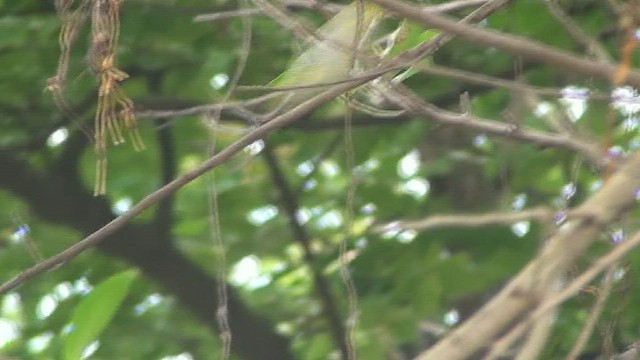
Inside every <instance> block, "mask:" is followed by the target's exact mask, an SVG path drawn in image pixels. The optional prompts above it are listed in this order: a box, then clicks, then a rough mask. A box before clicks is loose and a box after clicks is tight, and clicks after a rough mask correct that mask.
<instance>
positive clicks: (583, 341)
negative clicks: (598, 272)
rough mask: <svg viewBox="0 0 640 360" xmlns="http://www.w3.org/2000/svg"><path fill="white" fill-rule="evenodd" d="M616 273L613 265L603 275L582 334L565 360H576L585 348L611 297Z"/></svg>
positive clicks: (615, 267)
mask: <svg viewBox="0 0 640 360" xmlns="http://www.w3.org/2000/svg"><path fill="white" fill-rule="evenodd" d="M616 271H618V266H617V264H615V263H614V264H613V265H611V266H610V267H609V270H608V271H607V273H606V274H605V275H604V277H603V279H602V286H601V287H600V288H599V289H598V297H597V298H596V303H595V304H593V306H592V307H591V311H590V312H589V319H587V323H586V324H585V326H584V327H583V328H582V332H580V336H579V337H578V340H577V341H576V342H575V344H574V345H573V348H572V349H571V352H569V355H567V357H566V358H565V360H577V359H578V356H580V354H581V353H582V351H583V350H584V348H585V346H587V343H588V341H589V338H590V337H591V334H592V333H593V329H594V328H595V327H596V324H597V322H598V319H600V315H601V314H602V310H604V305H605V303H606V302H607V299H608V298H609V295H611V290H612V289H613V283H614V275H615V273H616Z"/></svg>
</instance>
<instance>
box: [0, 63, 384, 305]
mask: <svg viewBox="0 0 640 360" xmlns="http://www.w3.org/2000/svg"><path fill="white" fill-rule="evenodd" d="M376 76H378V75H371V76H370V77H369V78H367V79H362V80H358V81H356V82H354V83H352V84H341V85H337V86H335V87H333V88H331V89H329V90H327V91H325V92H323V93H322V94H320V95H318V96H315V97H313V98H311V99H310V100H308V101H306V102H304V103H302V104H300V105H298V106H297V107H295V108H293V109H291V110H290V111H288V112H286V113H284V114H282V115H279V116H277V117H275V118H274V119H273V120H271V121H269V122H267V123H264V124H263V125H262V126H260V127H258V128H256V129H254V130H253V131H251V132H250V133H248V134H247V135H245V136H243V137H242V138H240V139H239V140H238V141H236V142H235V143H233V144H231V145H229V146H228V147H227V148H226V149H224V150H222V151H220V152H219V153H217V154H216V155H214V156H212V157H210V158H209V159H208V160H206V161H204V162H203V163H202V164H200V166H198V167H197V168H196V169H194V170H192V171H190V172H188V173H186V174H185V175H183V176H181V177H179V178H177V179H176V180H174V181H172V182H170V183H169V184H167V185H165V186H163V187H161V188H160V189H158V190H156V191H154V192H153V193H151V194H149V195H147V196H146V197H145V198H144V199H142V200H141V201H140V202H139V203H138V204H136V205H135V206H134V207H132V208H131V209H130V210H129V211H127V212H125V213H124V214H122V215H120V216H118V217H117V218H115V219H114V220H112V221H111V222H109V223H108V224H106V225H104V226H103V227H101V228H100V229H98V230H97V231H95V232H94V233H92V234H91V235H89V236H87V237H86V238H84V239H83V240H81V241H79V242H78V243H76V244H75V245H73V246H71V247H69V248H67V249H65V250H64V251H62V252H60V253H58V254H57V255H55V256H52V257H50V258H48V259H47V260H45V261H42V262H40V263H38V264H36V265H35V266H33V267H31V268H29V269H27V270H25V271H23V272H22V273H20V274H18V275H17V276H15V277H14V278H12V279H10V280H9V281H7V282H5V283H4V284H2V286H0V295H2V294H5V293H7V292H8V291H10V290H12V289H14V288H16V287H17V286H19V285H20V284H22V283H23V282H25V281H27V280H29V279H32V278H34V277H36V276H38V275H40V274H42V273H43V272H46V271H48V270H51V269H53V268H55V267H56V266H58V265H62V264H64V263H66V262H68V261H70V260H72V259H74V258H75V257H77V256H78V255H80V254H81V253H83V252H84V251H86V250H87V249H89V248H91V247H93V246H95V245H96V244H98V243H99V242H101V241H102V240H104V239H105V238H106V237H108V236H109V235H112V234H114V233H115V232H116V231H118V230H119V229H121V228H122V227H123V226H124V225H125V224H127V223H128V222H129V221H131V220H132V219H133V218H135V217H136V216H138V215H139V214H141V213H142V212H143V211H145V210H146V209H148V208H149V207H151V206H152V205H155V204H156V203H158V202H159V201H160V200H162V199H164V198H166V197H167V196H169V195H171V194H173V193H175V192H176V191H178V190H179V189H181V188H182V187H183V186H185V185H187V184H188V183H190V182H192V181H193V180H195V179H197V178H198V177H200V176H201V175H202V174H204V173H206V172H207V171H209V170H211V169H213V168H215V167H217V166H219V165H221V164H224V163H225V162H226V161H227V160H229V159H230V158H231V157H233V156H234V155H235V154H237V153H239V152H240V151H242V149H244V147H245V146H247V145H250V144H252V143H253V142H255V141H256V140H259V139H261V138H263V137H264V136H265V135H267V134H268V133H270V132H272V131H274V130H276V129H279V128H281V127H283V126H285V125H287V124H290V123H292V122H294V121H296V120H297V119H298V118H299V117H301V116H303V115H304V114H306V113H308V112H310V111H312V110H313V109H315V108H316V107H318V106H320V105H321V104H323V103H325V102H327V101H329V100H331V99H334V98H335V97H337V96H339V95H340V94H342V93H344V92H346V91H349V90H350V89H352V88H354V87H356V86H360V85H362V84H364V83H366V82H367V81H370V80H372V79H374V78H375V77H376Z"/></svg>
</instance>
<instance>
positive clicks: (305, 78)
mask: <svg viewBox="0 0 640 360" xmlns="http://www.w3.org/2000/svg"><path fill="white" fill-rule="evenodd" d="M359 7H360V9H361V10H360V11H359V10H358V8H359ZM383 15H384V10H383V9H382V8H381V7H379V6H377V5H374V4H370V3H368V2H364V3H363V4H362V6H359V5H358V3H357V2H354V3H352V4H350V5H348V6H347V7H345V8H344V9H342V10H341V11H340V12H339V13H338V14H336V15H335V16H334V17H333V18H331V19H330V20H329V21H327V23H325V24H324V25H323V26H322V27H321V28H320V29H319V30H318V38H319V39H320V41H316V42H315V44H313V45H311V46H310V47H309V48H308V49H306V50H305V51H304V52H302V54H300V55H299V56H298V57H297V58H295V59H294V60H293V61H292V62H291V64H290V65H289V68H288V69H287V70H286V71H285V72H283V73H282V74H280V76H278V77H277V78H276V79H274V80H273V81H271V82H270V83H269V86H273V87H276V88H277V87H292V86H308V85H314V84H326V83H335V82H339V81H342V80H346V79H348V78H349V74H350V71H351V68H352V66H353V56H354V55H353V50H354V45H356V43H355V42H356V41H358V43H359V44H358V45H357V48H362V46H361V44H363V43H365V42H366V41H368V38H369V37H370V35H371V33H372V29H373V27H374V25H375V24H376V23H377V22H378V20H379V19H381V18H382V16H383ZM358 17H359V18H360V19H358ZM356 36H358V37H357V38H356ZM328 87H329V86H317V87H311V88H304V89H296V90H292V91H290V92H283V93H282V94H283V95H282V97H277V98H276V99H277V100H275V101H273V102H272V103H271V104H270V106H269V107H270V108H271V110H273V109H274V108H276V107H279V108H280V110H288V109H291V108H293V107H295V106H296V105H299V104H300V103H302V102H304V101H306V100H308V99H310V98H312V97H313V96H315V95H318V94H320V93H322V92H323V91H325V90H327V89H328Z"/></svg>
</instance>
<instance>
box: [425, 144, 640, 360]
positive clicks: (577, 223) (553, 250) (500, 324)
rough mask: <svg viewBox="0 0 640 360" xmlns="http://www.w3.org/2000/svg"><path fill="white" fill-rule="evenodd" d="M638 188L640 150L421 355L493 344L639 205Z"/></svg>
mask: <svg viewBox="0 0 640 360" xmlns="http://www.w3.org/2000/svg"><path fill="white" fill-rule="evenodd" d="M638 189H640V154H638V153H636V154H634V155H633V156H632V157H631V158H629V159H628V161H627V162H626V164H624V166H622V167H621V168H620V169H619V170H618V172H616V173H615V174H614V175H613V176H612V177H611V178H609V180H608V181H607V182H606V183H605V185H604V187H603V188H602V189H601V190H600V191H599V192H598V193H596V194H595V195H593V196H592V197H591V198H590V199H588V200H587V201H586V202H584V203H583V204H582V205H580V206H579V207H578V208H577V209H576V210H575V211H573V214H574V218H572V219H571V220H570V221H568V222H567V223H565V224H564V225H562V226H561V227H560V228H558V230H557V231H556V232H555V233H554V234H552V235H551V237H550V238H549V239H548V241H547V243H546V245H545V247H544V248H543V249H542V250H541V252H540V254H539V255H538V256H537V257H536V258H534V259H533V260H532V261H531V262H529V264H528V265H527V266H526V267H525V268H524V269H523V270H522V271H521V272H520V273H519V274H518V275H516V276H515V277H514V278H513V279H512V280H511V281H510V282H509V284H508V285H507V286H505V288H504V289H503V290H502V291H501V292H500V293H498V295H496V296H495V297H494V298H493V299H492V300H491V301H490V302H489V303H488V304H486V305H485V306H484V307H483V308H482V309H480V310H479V311H478V312H477V313H476V314H475V315H474V316H472V317H471V318H470V319H469V320H468V321H466V322H465V323H464V324H462V325H461V326H460V327H459V328H457V329H456V330H455V331H453V332H452V333H451V334H450V335H449V336H447V337H446V338H444V339H443V340H441V341H440V342H439V343H437V344H436V345H434V346H433V347H432V348H430V349H428V350H427V351H425V352H424V353H422V354H421V355H419V356H418V357H417V359H419V360H436V359H437V360H439V359H448V360H461V359H466V358H468V357H469V356H471V355H472V354H474V353H476V352H477V351H479V350H480V349H481V348H482V347H484V346H486V345H487V344H491V343H492V341H493V340H494V339H495V337H496V336H498V335H499V334H500V333H501V332H503V331H505V330H506V329H508V327H509V325H510V324H512V323H513V321H516V320H517V319H519V318H520V317H521V316H524V315H526V314H527V313H528V312H529V311H531V310H532V309H533V308H535V307H536V306H537V305H538V303H539V302H540V300H541V297H540V296H541V294H543V293H544V291H545V289H548V288H549V287H550V286H553V285H554V284H557V283H558V280H560V278H561V277H562V276H563V275H564V274H565V273H566V271H567V270H568V269H569V268H570V267H571V266H572V264H573V263H574V262H575V261H576V259H577V258H578V257H579V256H581V255H582V254H583V253H584V252H585V251H586V250H587V249H588V248H589V247H590V246H591V245H592V244H593V243H594V242H595V240H596V239H597V236H598V235H599V234H600V233H601V232H602V230H603V229H604V228H605V227H606V226H607V225H608V224H610V223H612V222H614V221H616V220H618V219H619V218H620V217H622V216H623V215H625V214H626V213H627V212H628V211H629V210H630V209H633V208H634V207H635V206H636V205H637V204H636V203H637V200H636V196H637V193H638ZM623 245H624V244H623Z"/></svg>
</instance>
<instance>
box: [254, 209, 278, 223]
mask: <svg viewBox="0 0 640 360" xmlns="http://www.w3.org/2000/svg"><path fill="white" fill-rule="evenodd" d="M276 215H278V208H277V207H275V206H273V205H266V206H263V207H260V208H257V209H253V210H251V211H250V212H249V214H248V215H247V220H248V221H249V222H250V223H251V224H253V225H255V226H260V225H262V224H264V223H266V222H267V221H269V220H271V219H273V218H275V217H276Z"/></svg>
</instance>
